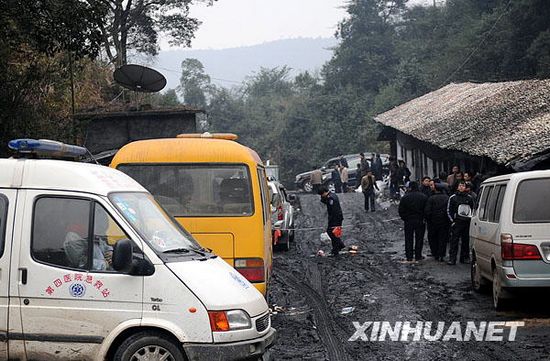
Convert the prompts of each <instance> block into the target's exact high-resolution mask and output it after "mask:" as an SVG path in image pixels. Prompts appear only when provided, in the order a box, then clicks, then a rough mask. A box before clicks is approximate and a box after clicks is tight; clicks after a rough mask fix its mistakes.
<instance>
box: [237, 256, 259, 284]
mask: <svg viewBox="0 0 550 361" xmlns="http://www.w3.org/2000/svg"><path fill="white" fill-rule="evenodd" d="M235 269H236V270H237V272H239V273H240V274H242V275H243V276H244V278H246V279H247V280H248V281H250V282H264V281H265V269H264V260H263V259H261V258H237V259H235Z"/></svg>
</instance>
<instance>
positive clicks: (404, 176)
mask: <svg viewBox="0 0 550 361" xmlns="http://www.w3.org/2000/svg"><path fill="white" fill-rule="evenodd" d="M398 164H399V167H398V168H397V178H398V179H397V182H398V185H399V186H403V185H406V184H407V183H408V182H410V180H411V171H410V170H409V168H407V164H405V161H404V160H403V159H399V161H398Z"/></svg>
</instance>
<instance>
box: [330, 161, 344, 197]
mask: <svg viewBox="0 0 550 361" xmlns="http://www.w3.org/2000/svg"><path fill="white" fill-rule="evenodd" d="M331 179H332V182H333V183H334V191H335V192H336V193H342V179H341V178H340V165H339V164H335V165H334V169H333V170H332V172H331Z"/></svg>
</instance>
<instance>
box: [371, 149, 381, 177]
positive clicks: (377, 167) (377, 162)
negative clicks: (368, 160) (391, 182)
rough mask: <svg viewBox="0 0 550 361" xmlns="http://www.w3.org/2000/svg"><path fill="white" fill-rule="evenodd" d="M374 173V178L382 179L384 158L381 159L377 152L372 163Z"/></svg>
mask: <svg viewBox="0 0 550 361" xmlns="http://www.w3.org/2000/svg"><path fill="white" fill-rule="evenodd" d="M371 169H372V174H373V175H374V179H376V180H377V181H379V180H382V159H380V154H378V153H376V154H375V155H374V158H373V159H372V164H371Z"/></svg>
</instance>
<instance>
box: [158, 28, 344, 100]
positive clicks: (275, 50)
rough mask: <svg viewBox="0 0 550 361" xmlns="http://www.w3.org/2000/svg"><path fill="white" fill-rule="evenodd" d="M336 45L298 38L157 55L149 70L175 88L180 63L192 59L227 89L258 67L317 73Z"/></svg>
mask: <svg viewBox="0 0 550 361" xmlns="http://www.w3.org/2000/svg"><path fill="white" fill-rule="evenodd" d="M336 44H337V43H336V39H334V38H317V39H305V38H299V39H286V40H278V41H273V42H269V43H264V44H259V45H254V46H247V47H240V48H230V49H221V50H191V49H180V50H169V51H161V52H160V54H159V56H158V57H157V59H156V61H155V63H154V64H151V66H152V67H154V68H156V69H157V70H159V71H160V72H161V73H163V74H164V75H165V76H166V78H167V80H168V85H167V86H166V89H169V88H175V87H176V86H177V85H178V84H179V76H180V75H179V69H180V64H181V61H182V60H183V59H185V58H195V59H198V60H200V61H201V62H202V63H203V65H204V67H205V71H206V73H207V74H209V75H210V76H211V77H212V82H213V83H215V84H217V85H221V86H225V87H231V86H234V85H237V84H238V83H240V82H242V81H243V80H244V79H245V78H246V77H247V76H249V75H252V74H253V73H254V72H256V71H258V70H259V69H260V68H261V67H264V68H274V67H280V66H283V65H287V66H289V67H290V68H292V69H293V70H294V72H293V73H297V72H300V71H304V70H309V71H315V70H318V69H320V68H321V66H322V65H323V64H324V63H325V62H326V61H328V60H329V59H330V58H331V56H332V50H331V48H332V47H334V46H336Z"/></svg>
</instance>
